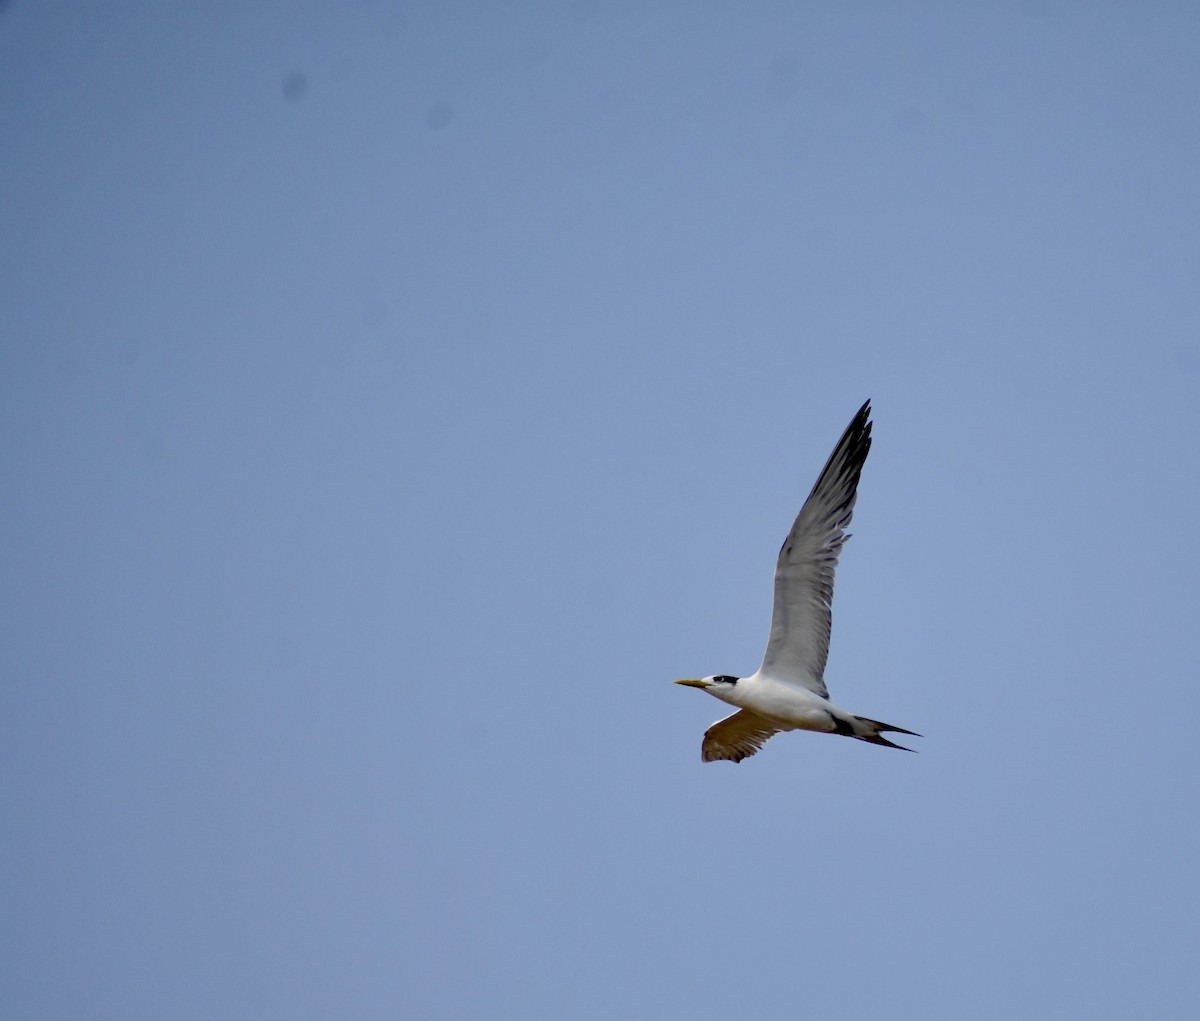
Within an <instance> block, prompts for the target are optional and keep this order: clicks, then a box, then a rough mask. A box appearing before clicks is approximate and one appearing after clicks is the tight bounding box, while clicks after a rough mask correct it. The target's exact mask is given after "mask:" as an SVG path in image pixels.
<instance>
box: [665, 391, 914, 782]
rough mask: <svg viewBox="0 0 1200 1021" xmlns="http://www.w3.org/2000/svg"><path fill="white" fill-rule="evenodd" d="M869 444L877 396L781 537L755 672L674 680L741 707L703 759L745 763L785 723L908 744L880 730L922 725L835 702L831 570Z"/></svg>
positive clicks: (709, 738) (718, 730)
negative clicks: (858, 712) (763, 646)
mask: <svg viewBox="0 0 1200 1021" xmlns="http://www.w3.org/2000/svg"><path fill="white" fill-rule="evenodd" d="M870 449H871V402H870V401H867V403H866V404H864V405H863V406H862V407H861V408H860V409H859V411H858V414H857V415H855V416H854V420H853V421H852V422H851V423H850V424H849V425H848V426H847V427H846V431H845V432H844V433H842V438H841V439H840V440H838V444H837V446H836V447H834V448H833V453H832V454H830V455H829V460H828V462H826V464H825V469H824V471H822V472H821V475H820V477H819V478H818V479H817V484H816V485H815V486H813V489H812V492H811V493H809V495H808V499H807V500H805V501H804V506H803V507H801V508H800V513H799V514H798V515H797V516H796V522H795V524H793V525H792V530H791V531H790V532H789V533H788V537H787V538H786V539H785V540H784V543H783V548H782V549H781V550H780V551H779V560H778V561H777V562H776V565H775V608H774V612H773V613H772V615H771V637H770V639H769V640H768V641H767V651H766V653H765V654H764V655H763V660H762V666H760V667H759V668H758V672H757V673H755V674H754V675H753V676H751V677H731V676H730V675H729V674H716V675H714V676H711V677H703V678H700V679H698V680H683V681H676V682H675V683H676V684H686V685H689V686H690V687H693V688H700V689H702V690H704V691H707V692H708V693H709V694H710V695H712V696H714V697H715V698H719V699H720V700H721V701H722V702H728V703H729V704H730V705H735V706H739V709H738V711H737V712H736V713H734V714H733V715H732V716H726V717H725V719H723V720H718V721H717V722H716V723H714V724H713V725H712V726H711V727H709V728H708V730H707V731H705V733H704V745H703V748H702V751H701V757H702V758H703V759H704V761H705V762H712V761H713V760H715V759H729V760H730V761H732V762H741V761H742V759H744V758H746V757H747V756H750V755H753V754H754V753H755V752H756V751H758V750H759V748H761V747H762V746H763V744H764V743H765V742H766V741H767V739H768V738H770V737H773V736H774V735H775V734H779V733H781V732H783V731H785V730H815V731H819V732H821V733H824V734H841V735H843V736H845V737H853V738H857V739H858V740H859V741H869V742H870V743H871V744H881V745H886V746H887V747H888V748H899V749H900V750H901V751H906V752H910V751H912V749H911V748H905V747H903V746H902V745H898V744H894V743H893V742H891V741H889V740H888V739H887V738H886V737H883V736H882V735H883V733H895V734H909V735H911V736H913V737H920V736H921V735H920V734H917V733H915V732H914V731H911V730H905V729H904V728H903V727H893V726H892V725H891V724H888V723H880V722H879V721H878V720H868V719H867V718H866V717H865V716H855V715H854V714H853V713H848V712H846V710H845V709H840V708H838V706H836V705H834V704H833V703H832V702H830V701H829V691H828V689H827V688H826V687H825V676H824V675H825V660H826V658H827V657H828V655H829V628H830V609H831V606H832V604H833V572H834V570H835V569H836V568H837V561H838V555H839V554H840V553H841V552H842V545H843V543H845V541H846V540H847V539H848V538H849V536H848V535H847V534H846V531H845V529H846V526H847V525H848V524H850V517H851V514H852V513H853V511H854V502H855V500H856V499H857V498H858V479H859V476H860V475H862V468H863V464H864V463H865V462H866V460H867V452H868V451H869V450H870Z"/></svg>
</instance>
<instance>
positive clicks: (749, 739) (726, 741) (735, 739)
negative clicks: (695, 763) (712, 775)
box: [700, 709, 779, 762]
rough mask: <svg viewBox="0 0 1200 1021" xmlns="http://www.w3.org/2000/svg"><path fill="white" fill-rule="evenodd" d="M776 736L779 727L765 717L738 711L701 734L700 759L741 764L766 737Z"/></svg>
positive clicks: (765, 740) (746, 710) (741, 710)
mask: <svg viewBox="0 0 1200 1021" xmlns="http://www.w3.org/2000/svg"><path fill="white" fill-rule="evenodd" d="M778 733H779V726H778V725H777V724H775V723H773V722H772V721H771V720H768V719H767V718H766V717H765V716H759V715H758V713H752V712H750V710H749V709H739V710H738V711H737V712H736V713H734V714H733V715H732V716H726V717H725V719H723V720H718V721H717V722H716V723H714V724H713V725H712V726H711V727H709V728H708V730H706V731H705V732H704V745H703V747H702V749H701V752H700V757H701V758H702V759H703V760H704V761H705V762H714V761H716V760H717V759H728V760H729V761H730V762H741V761H742V759H744V758H747V757H748V756H750V755H753V754H754V753H755V752H756V751H758V750H759V749H760V748H761V747H762V746H763V745H764V744H766V742H767V739H768V738H769V737H772V736H773V735H775V734H778Z"/></svg>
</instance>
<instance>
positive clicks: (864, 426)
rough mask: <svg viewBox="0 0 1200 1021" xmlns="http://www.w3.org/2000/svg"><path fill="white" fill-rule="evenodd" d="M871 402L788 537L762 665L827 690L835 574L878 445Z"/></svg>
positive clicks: (850, 427) (785, 677)
mask: <svg viewBox="0 0 1200 1021" xmlns="http://www.w3.org/2000/svg"><path fill="white" fill-rule="evenodd" d="M870 416H871V402H870V401H867V403H865V404H864V405H863V406H862V407H861V408H860V409H859V411H858V414H857V415H855V416H854V419H853V421H851V423H850V424H849V425H848V426H847V427H846V431H845V432H844V433H843V434H842V438H841V439H840V440H838V444H837V446H836V447H834V449H833V453H832V454H830V455H829V460H828V461H827V462H826V464H825V468H824V470H823V471H822V472H821V474H820V476H819V477H818V478H817V482H816V485H814V486H813V488H812V492H811V493H810V494H809V496H808V499H807V500H806V501H805V503H804V506H803V507H802V508H801V509H800V513H799V514H798V515H797V517H796V521H795V524H793V525H792V530H791V531H790V532H789V533H788V537H787V538H786V539H785V540H784V543H783V548H782V549H781V550H780V551H779V560H778V561H777V563H776V566H775V606H774V612H773V614H772V617H771V637H770V639H769V640H768V642H767V651H766V653H765V655H764V656H763V663H762V668H761V669H762V671H763V673H764V674H770V675H772V676H773V677H776V678H778V679H779V680H785V681H791V682H793V683H796V684H801V685H803V686H804V687H806V688H808V689H809V690H810V691H815V692H816V693H817V694H819V695H822V696H825V697H828V694H829V693H828V691H827V689H826V687H825V681H824V674H825V660H826V658H827V657H828V655H829V628H830V612H831V607H832V604H833V574H834V571H835V570H836V568H837V560H838V555H839V554H840V553H841V551H842V544H843V543H845V541H846V539H847V538H848V536H847V535H846V532H845V529H846V526H847V525H849V524H850V518H851V515H852V513H853V511H854V502H855V500H856V499H857V494H858V480H859V478H860V476H861V475H862V469H863V464H864V463H865V462H866V459H867V453H868V452H869V451H870V449H871V419H870Z"/></svg>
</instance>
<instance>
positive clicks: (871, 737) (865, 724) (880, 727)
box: [847, 716, 921, 752]
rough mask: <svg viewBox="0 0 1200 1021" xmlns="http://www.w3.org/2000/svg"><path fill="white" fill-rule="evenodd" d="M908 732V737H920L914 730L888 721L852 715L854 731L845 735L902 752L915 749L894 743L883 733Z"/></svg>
mask: <svg viewBox="0 0 1200 1021" xmlns="http://www.w3.org/2000/svg"><path fill="white" fill-rule="evenodd" d="M885 733H887V734H908V735H909V736H910V737H920V736H921V735H920V734H918V733H917V732H916V731H915V730H905V729H904V728H903V727H893V726H892V725H891V724H890V723H880V722H879V721H878V720H868V719H867V718H866V717H865V716H855V717H854V733H853V734H848V735H847V737H856V738H858V739H859V740H860V741H866V742H868V743H870V744H881V745H886V746H887V747H888V748H899V749H900V751H902V752H911V751H915V750H916V749H914V748H905V747H904V745H902V744H896V743H895V742H894V741H889V740H888V739H887V738H886V737H883V734H885Z"/></svg>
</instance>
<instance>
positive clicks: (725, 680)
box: [713, 674, 738, 684]
mask: <svg viewBox="0 0 1200 1021" xmlns="http://www.w3.org/2000/svg"><path fill="white" fill-rule="evenodd" d="M713 680H714V681H716V682H717V683H719V684H737V682H738V679H737V678H736V677H730V676H729V674H721V675H720V676H718V677H714V678H713Z"/></svg>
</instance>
